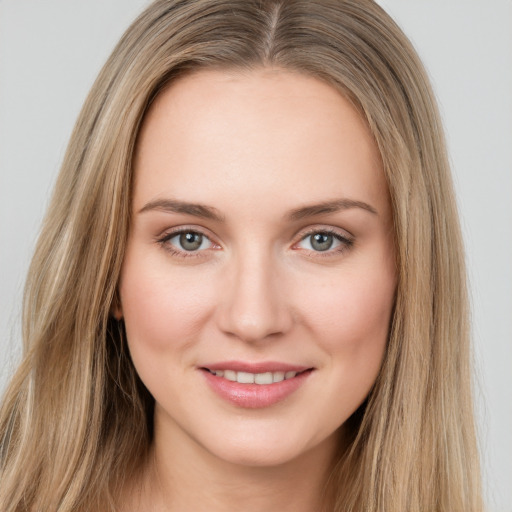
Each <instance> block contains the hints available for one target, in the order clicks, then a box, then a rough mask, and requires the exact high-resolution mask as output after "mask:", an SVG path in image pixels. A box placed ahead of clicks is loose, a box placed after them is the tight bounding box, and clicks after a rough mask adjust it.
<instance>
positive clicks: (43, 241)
mask: <svg viewBox="0 0 512 512" xmlns="http://www.w3.org/2000/svg"><path fill="white" fill-rule="evenodd" d="M261 66H273V67H278V68H283V69H288V70H294V71H298V72H301V73H305V74H308V75H311V76H314V77H317V78H318V79H320V80H323V81H326V82H327V83H329V84H331V85H332V86H333V87H336V88H337V89H338V90H339V91H340V93H341V94H343V95H344V96H345V97H346V98H348V99H349V100H350V101H351V102H352V103H353V105H354V106H355V107H356V108H357V109H358V110H359V111H360V113H361V115H362V116H363V117H364V118H365V119H366V121H367V123H368V125H369V127H370V129H371V131H372V133H373V136H374V138H375V141H376V143H377V145H378V147H379V150H380V153H381V157H382V161H383V164H384V168H385V172H386V177H387V181H388V186H389V191H390V195H391V200H392V207H393V218H394V229H395V239H396V253H397V269H398V288H397V295H396V305H395V310H394V315H393V321H392V327H391V331H390V337H389V342H388V347H387V352H386V355H385V359H384V362H383V366H382V369H381V372H380V374H379V377H378V379H377V382H376V384H375V386H374V389H373V391H372V392H371V394H370V396H369V397H368V399H367V401H366V403H365V404H364V406H362V408H361V409H360V410H359V411H357V413H356V414H355V415H354V417H353V418H352V419H351V422H350V424H351V426H352V438H351V442H350V445H349V447H348V449H347V450H346V451H345V452H344V454H343V456H342V457H341V458H340V460H339V462H338V464H337V466H336V468H335V470H334V472H333V474H332V476H331V479H330V485H331V486H332V487H333V488H334V489H335V493H336V495H337V497H338V498H337V504H336V507H335V510H336V511H340V512H341V511H343V512H349V511H366V512H377V511H380V512H406V511H407V512H416V511H417V512H419V511H425V512H426V511H429V512H434V511H435V512H477V511H481V510H482V504H481V496H480V478H479V458H478V452H477V449H476V439H475V432H474V419H473V410H472V398H471V376H470V346H469V334H468V307H467V292H466V286H465V279H466V277H465V269H464V259H463V247H462V240H461V234H460V230H459V224H458V218H457V211H456V205H455V199H454V193H453V187H452V183H451V178H450V172H449V166H448V163H447V156H446V151H445V145H444V137H443V133H442V127H441V124H440V121H439V115H438V111H437V107H436V103H435V100H434V97H433V94H432V91H431V88H430V85H429V82H428V79H427V77H426V74H425V71H424V69H423V67H422V65H421V63H420V61H419V59H418V57H417V55H416V53H415V51H414V49H413V48H412V46H411V44H410V42H409V41H408V40H407V38H406V37H405V36H404V34H403V33H402V32H401V30H400V29H399V28H398V27H397V25H396V24H395V23H394V22H393V21H392V20H391V19H390V18H389V17H388V16H387V14H386V13H385V12H384V11H383V10H382V9H381V8H380V7H379V6H378V5H377V4H375V3H374V2H373V1H371V0H193V1H185V0H157V1H156V2H154V3H152V4H151V5H150V6H149V7H148V8H147V9H146V10H145V11H144V12H143V13H142V14H141V16H140V17H139V18H138V19H137V20H136V21H135V22H134V23H133V24H132V26H131V27H130V28H129V29H128V31H127V32H126V33H125V35H124V36H123V38H122V39H121V41H120V42H119V44H118V45H117V47H116V48H115V50H114V52H113V53H112V55H111V57H110V58H109V60H108V61H107V63H106V64H105V66H104V68H103V70H102V71H101V73H100V75H99V77H98V79H97V81H96V83H95V84H94V86H93V88H92V90H91V92H90V94H89V96H88V98H87V100H86V102H85V105H84V107H83V110H82V112H81V114H80V116H79V118H78V121H77V123H76V126H75V129H74V131H73V134H72V137H71V140H70V143H69V147H68V150H67V153H66V155H65V158H64V162H63V165H62V170H61V173H60V175H59V178H58V181H57V184H56V188H55V192H54V195H53V199H52V201H51V204H50V207H49V210H48V213H47V215H46V218H45V220H44V225H43V229H42V232H41V235H40V238H39V242H38V245H37V249H36V252H35V256H34V258H33V261H32V265H31V268H30V272H29V275H28V280H27V284H26V291H25V300H24V317H23V336H24V359H23V362H22V364H21V366H20V368H19V370H18V372H17V373H16V375H15V376H14V378H13V380H12V382H11V384H10V386H9V388H8V390H7V393H6V395H5V398H4V402H3V406H2V409H1V413H0V442H1V445H0V448H1V451H0V482H1V483H0V509H1V510H2V511H4V512H14V511H29V510H30V511H45V512H53V511H55V512H68V511H77V510H115V503H116V499H117V496H118V493H119V490H120V489H121V487H122V485H123V482H125V480H126V479H127V478H129V477H130V476H131V475H130V473H128V470H127V468H133V471H136V470H137V468H138V467H140V464H142V462H143V461H144V459H145V457H146V455H147V451H148V447H149V446H150V444H151V437H152V411H153V405H154V404H153V399H152V397H151V396H150V395H149V393H148V392H147V390H146V389H145V387H144V386H143V384H142V383H141V382H140V380H139V378H138V377H137V375H136V372H135V370H134V368H133V365H132V363H131V360H130V356H129V354H128V351H127V346H126V342H125V339H124V336H123V334H124V333H123V328H122V325H119V324H117V322H115V321H114V320H113V319H112V318H111V315H110V311H111V308H112V304H113V302H114V301H115V300H116V286H117V282H118V277H119V273H120V268H121V264H122V261H123V254H124V248H125V244H126V239H127V234H128V229H129V221H130V219H129V212H130V199H131V198H130V194H131V183H132V156H133V151H134V146H135V142H136V138H137V134H138V130H139V127H140V124H141V121H142V119H143V117H144V114H145V112H146V111H147V109H148V107H149V105H150V103H151V102H152V100H153V99H154V98H155V96H156V95H157V94H158V92H159V91H160V90H161V89H162V88H163V87H164V86H165V85H166V84H167V83H169V81H171V80H173V79H175V78H176V77H179V76H181V75H183V74H185V73H189V72H191V71H194V70H200V69H202V68H212V67H214V68H219V69H222V68H226V69H227V68H237V69H240V68H242V69H253V68H256V67H261ZM178 463H179V462H178Z"/></svg>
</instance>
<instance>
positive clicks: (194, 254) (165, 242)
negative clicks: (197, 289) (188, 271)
mask: <svg viewBox="0 0 512 512" xmlns="http://www.w3.org/2000/svg"><path fill="white" fill-rule="evenodd" d="M186 233H191V234H195V235H201V236H202V237H204V238H206V239H207V240H209V242H210V243H211V244H212V245H213V246H218V244H216V243H215V242H213V241H212V240H211V238H210V237H209V236H208V235H206V234H205V233H204V232H202V231H201V230H199V229H197V228H180V229H177V230H175V231H171V232H169V233H166V234H165V235H164V236H162V237H160V238H158V239H157V242H158V243H159V244H160V245H161V246H162V247H163V248H164V250H166V251H168V252H169V253H170V254H171V255H173V256H177V257H179V258H198V257H201V256H203V254H202V253H204V252H205V249H203V250H200V251H199V250H196V251H186V250H179V249H176V248H175V247H174V246H173V245H172V244H170V243H169V241H170V240H172V239H173V238H175V237H176V236H179V235H182V234H186ZM313 235H328V236H332V237H334V238H335V239H336V240H337V241H338V242H340V245H339V246H338V247H336V248H334V249H330V248H328V249H327V250H325V251H314V250H309V249H304V250H306V251H308V252H309V253H312V254H314V257H315V258H317V257H320V258H326V257H327V258H328V257H332V256H334V255H338V254H341V253H343V252H345V251H347V250H348V249H350V248H351V247H352V246H353V245H354V239H353V238H350V237H347V236H345V235H342V234H340V233H339V232H338V231H336V230H335V229H330V228H323V229H319V228H315V229H310V230H309V231H306V232H305V233H302V234H301V236H300V239H299V241H298V242H296V243H294V244H293V246H292V249H294V250H298V249H296V246H297V245H298V244H300V243H301V242H303V241H304V240H306V239H307V238H308V237H311V236H313Z"/></svg>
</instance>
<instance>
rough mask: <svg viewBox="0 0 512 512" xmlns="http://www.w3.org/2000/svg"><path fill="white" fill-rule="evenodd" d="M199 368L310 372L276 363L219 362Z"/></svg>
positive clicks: (300, 367)
mask: <svg viewBox="0 0 512 512" xmlns="http://www.w3.org/2000/svg"><path fill="white" fill-rule="evenodd" d="M199 367H200V368H206V369H208V370H213V371H218V370H233V371H235V372H247V373H266V372H297V373H299V372H303V371H305V370H310V369H311V366H303V365H297V364H290V363H281V362H278V361H260V362H249V361H219V362H217V363H211V364H204V365H200V366H199Z"/></svg>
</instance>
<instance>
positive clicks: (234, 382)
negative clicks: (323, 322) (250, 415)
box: [200, 362, 313, 409]
mask: <svg viewBox="0 0 512 512" xmlns="http://www.w3.org/2000/svg"><path fill="white" fill-rule="evenodd" d="M200 370H202V372H203V374H204V376H205V378H206V380H207V382H208V384H209V385H210V388H211V389H212V390H213V391H214V392H215V393H216V394H217V395H219V396H220V397H221V398H223V399H225V400H227V401H228V402H230V403H232V404H234V405H236V406H238V407H245V408H250V409H256V408H262V407H269V406H271V405H274V404H276V403H278V402H280V401H282V400H284V399H285V398H287V397H288V396H289V395H291V394H292V393H293V392H294V391H296V390H297V389H298V388H299V387H300V386H301V385H302V384H303V383H304V382H305V381H306V379H307V378H308V377H309V375H311V373H312V371H313V368H307V367H303V366H301V367H299V366H291V365H287V364H282V363H261V364H252V363H242V362H238V363H237V362H229V363H218V364H214V365H207V366H204V367H201V368H200Z"/></svg>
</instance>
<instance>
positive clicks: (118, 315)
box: [110, 290, 123, 322]
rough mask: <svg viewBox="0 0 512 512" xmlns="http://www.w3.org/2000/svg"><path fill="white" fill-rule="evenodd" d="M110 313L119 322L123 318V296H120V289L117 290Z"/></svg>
mask: <svg viewBox="0 0 512 512" xmlns="http://www.w3.org/2000/svg"><path fill="white" fill-rule="evenodd" d="M110 314H111V315H112V316H113V317H114V318H115V319H116V320H117V321H118V322H119V321H120V320H122V318H123V307H122V305H121V298H120V297H119V291H118V290H116V292H115V294H114V298H113V300H112V304H111V306H110Z"/></svg>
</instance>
